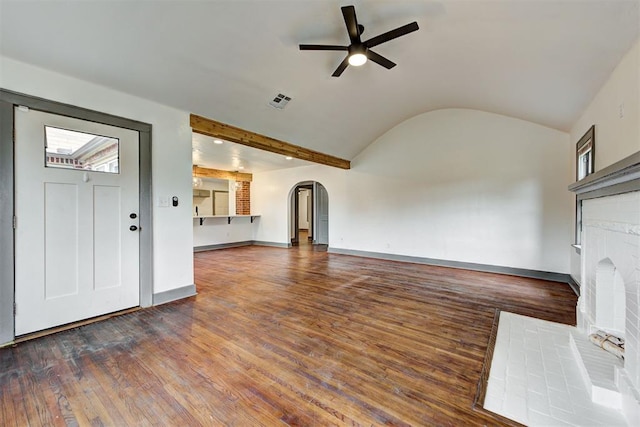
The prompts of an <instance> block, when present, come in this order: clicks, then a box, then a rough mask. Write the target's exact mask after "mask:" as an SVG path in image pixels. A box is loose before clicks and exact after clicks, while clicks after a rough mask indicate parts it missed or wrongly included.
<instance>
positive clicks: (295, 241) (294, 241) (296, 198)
mask: <svg viewBox="0 0 640 427" xmlns="http://www.w3.org/2000/svg"><path fill="white" fill-rule="evenodd" d="M301 189H306V190H309V191H311V199H312V200H313V184H298V185H296V187H295V188H294V189H293V206H294V207H293V212H294V214H293V223H294V227H293V230H294V231H293V237H292V238H291V245H292V246H298V245H299V244H300V194H299V192H300V190H301ZM314 233H315V230H314V227H313V209H312V210H311V221H310V222H309V237H311V236H314Z"/></svg>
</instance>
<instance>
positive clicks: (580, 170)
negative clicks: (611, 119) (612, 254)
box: [574, 125, 596, 248]
mask: <svg viewBox="0 0 640 427" xmlns="http://www.w3.org/2000/svg"><path fill="white" fill-rule="evenodd" d="M595 129H596V127H595V125H593V126H591V127H590V128H589V130H588V131H587V133H585V134H584V135H583V136H582V138H580V140H579V141H578V142H577V143H576V180H577V181H580V180H581V179H584V178H586V177H587V176H588V175H591V174H592V173H593V172H594V169H595V166H594V160H595V157H594V156H595V149H596V138H595ZM575 223H576V229H575V245H574V246H576V247H577V248H579V247H580V245H582V200H580V199H578V198H577V197H576V216H575Z"/></svg>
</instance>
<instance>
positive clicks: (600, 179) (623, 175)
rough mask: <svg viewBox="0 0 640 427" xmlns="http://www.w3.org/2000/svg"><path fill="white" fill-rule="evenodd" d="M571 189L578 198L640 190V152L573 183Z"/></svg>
mask: <svg viewBox="0 0 640 427" xmlns="http://www.w3.org/2000/svg"><path fill="white" fill-rule="evenodd" d="M569 190H570V191H572V192H574V193H576V195H577V196H578V199H592V198H596V197H604V196H612V195H614V194H622V193H627V192H630V191H640V152H637V153H635V154H632V155H630V156H629V157H626V158H624V159H622V160H620V161H619V162H616V163H614V164H612V165H611V166H607V167H606V168H604V169H602V170H599V171H598V172H595V173H593V174H591V175H588V176H587V177H585V178H583V179H581V180H580V181H577V182H575V183H573V184H571V185H570V186H569Z"/></svg>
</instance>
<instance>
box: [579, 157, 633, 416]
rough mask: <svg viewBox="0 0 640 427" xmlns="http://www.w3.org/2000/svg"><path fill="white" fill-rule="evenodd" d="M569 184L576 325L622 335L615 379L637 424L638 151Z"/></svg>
mask: <svg viewBox="0 0 640 427" xmlns="http://www.w3.org/2000/svg"><path fill="white" fill-rule="evenodd" d="M569 189H570V190H571V191H573V192H575V193H576V197H577V201H578V204H579V206H580V204H581V206H582V208H581V211H582V215H581V216H582V240H581V247H580V249H579V250H580V264H581V271H580V272H581V285H580V298H579V299H578V306H577V320H578V329H579V330H580V331H582V332H585V333H587V334H588V333H592V332H595V331H596V330H599V329H600V330H605V331H607V332H609V333H612V334H614V335H616V336H621V337H624V339H625V358H624V363H623V364H622V367H620V366H616V367H615V368H614V369H615V383H616V385H617V388H618V391H619V396H620V399H621V402H620V409H621V410H622V412H623V413H624V415H625V417H626V419H627V421H628V422H629V425H640V404H639V402H640V152H639V153H636V154H634V155H632V156H630V157H627V158H626V159H624V160H622V161H620V162H618V163H616V164H614V165H612V166H610V167H607V168H605V169H603V170H601V171H598V172H597V173H595V174H592V175H589V176H588V177H586V178H585V179H583V180H581V181H578V182H576V183H575V184H573V185H571V186H570V187H569Z"/></svg>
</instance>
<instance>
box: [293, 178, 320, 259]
mask: <svg viewBox="0 0 640 427" xmlns="http://www.w3.org/2000/svg"><path fill="white" fill-rule="evenodd" d="M289 207H290V215H289V235H290V241H291V246H304V245H314V246H315V247H317V248H326V247H327V246H328V244H329V196H328V194H327V190H326V189H325V187H324V186H323V185H322V184H320V183H319V182H316V181H304V182H299V183H298V184H296V185H295V186H294V187H293V188H292V189H291V193H290V198H289Z"/></svg>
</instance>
